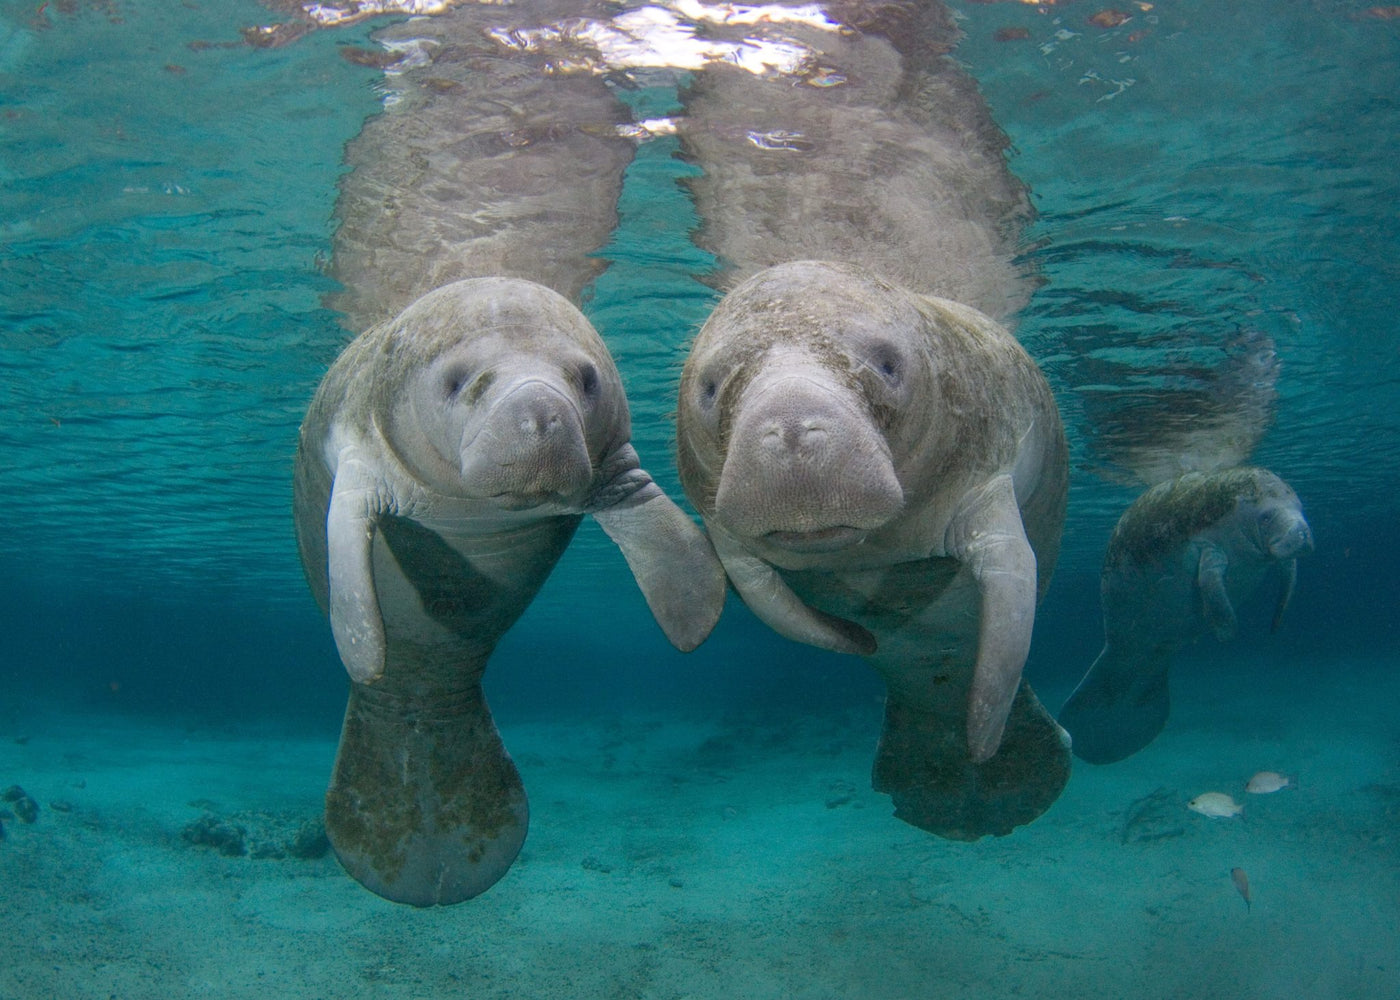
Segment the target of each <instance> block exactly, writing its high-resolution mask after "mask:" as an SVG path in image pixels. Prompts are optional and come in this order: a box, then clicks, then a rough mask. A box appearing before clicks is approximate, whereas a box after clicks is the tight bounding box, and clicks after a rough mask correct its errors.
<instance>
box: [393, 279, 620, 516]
mask: <svg viewBox="0 0 1400 1000" xmlns="http://www.w3.org/2000/svg"><path fill="white" fill-rule="evenodd" d="M382 344H383V347H382V351H381V354H380V357H379V358H378V359H377V364H376V366H375V374H374V378H375V380H376V381H375V386H374V396H375V407H374V409H375V418H376V420H378V421H379V423H380V428H381V430H382V431H383V432H384V435H385V438H386V439H387V441H388V442H389V444H390V446H391V447H392V448H393V449H394V451H395V454H396V457H397V458H398V460H399V461H400V462H402V463H403V464H404V466H405V467H406V468H407V469H408V470H409V471H410V472H411V473H412V475H413V476H414V477H415V478H416V479H417V480H418V481H419V482H420V483H424V484H427V485H429V486H430V487H431V488H432V489H434V490H435V491H437V492H439V493H441V494H444V495H446V496H455V497H465V498H470V499H477V500H487V501H490V502H492V503H494V504H497V505H499V506H501V507H503V508H506V509H523V508H530V507H537V506H540V505H542V504H552V505H558V506H562V507H567V508H578V507H580V506H582V505H583V504H584V503H585V502H586V500H587V497H588V494H589V490H590V487H591V485H592V484H593V480H594V470H595V468H596V467H597V465H598V463H599V462H600V461H601V460H602V459H603V458H604V457H605V456H607V455H609V454H611V453H612V452H613V451H614V450H615V449H616V448H617V447H618V446H619V445H623V444H625V443H626V442H627V440H628V438H629V437H630V427H629V418H628V413H627V403H626V399H625V396H624V395H623V391H622V385H621V380H620V379H619V377H618V374H617V369H616V368H615V367H614V365H613V363H612V359H611V357H610V355H609V354H608V351H607V349H606V347H605V346H604V345H603V342H602V340H601V338H599V336H598V334H597V333H596V332H595V331H594V329H593V327H592V326H591V325H590V324H589V322H588V320H587V319H585V318H584V316H583V314H582V313H580V312H579V311H578V310H577V309H576V308H575V307H574V306H573V305H571V304H570V303H569V302H568V300H566V299H565V298H563V297H562V296H560V295H558V294H556V293H555V292H552V291H550V290H549V289H547V288H544V287H543V286H541V285H537V284H535V283H533V282H529V281H524V280H520V279H515V278H474V279H469V280H466V281H458V282H454V283H452V284H449V285H445V286H443V287H441V288H439V289H437V290H435V291H433V292H430V293H429V294H427V295H425V296H423V297H422V298H420V299H418V300H417V301H416V302H414V303H413V304H412V305H411V306H409V307H408V308H407V309H406V310H404V312H403V313H401V314H400V315H399V316H398V317H397V318H396V319H395V320H393V321H392V322H391V324H390V327H389V329H388V330H387V331H386V335H385V336H384V338H383V339H382Z"/></svg>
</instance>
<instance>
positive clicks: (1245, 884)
mask: <svg viewBox="0 0 1400 1000" xmlns="http://www.w3.org/2000/svg"><path fill="white" fill-rule="evenodd" d="M1230 881H1231V882H1233V883H1235V888H1236V889H1238V890H1239V893H1240V896H1241V898H1243V899H1244V909H1245V912H1246V913H1248V912H1249V911H1250V909H1251V907H1250V904H1249V876H1248V875H1246V874H1245V873H1244V869H1243V868H1231V869H1230Z"/></svg>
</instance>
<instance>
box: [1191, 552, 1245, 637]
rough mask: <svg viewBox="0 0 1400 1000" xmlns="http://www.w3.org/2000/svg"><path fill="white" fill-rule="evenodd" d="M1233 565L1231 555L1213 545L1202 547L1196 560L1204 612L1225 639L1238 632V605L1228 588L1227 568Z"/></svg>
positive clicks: (1208, 620) (1218, 635) (1217, 632)
mask: <svg viewBox="0 0 1400 1000" xmlns="http://www.w3.org/2000/svg"><path fill="white" fill-rule="evenodd" d="M1229 568H1230V558H1229V556H1227V555H1226V554H1225V553H1224V552H1222V551H1221V550H1220V549H1218V548H1216V547H1215V546H1213V545H1208V546H1206V547H1205V548H1204V549H1203V550H1202V551H1201V558H1200V561H1199V562H1198V563H1197V564H1196V587H1197V588H1198V589H1199V591H1200V594H1201V614H1202V615H1203V616H1204V617H1205V620H1206V624H1207V625H1209V626H1210V630H1211V631H1212V632H1214V633H1215V637H1216V638H1217V639H1219V640H1221V641H1222V642H1223V641H1225V640H1226V639H1229V638H1230V637H1231V636H1233V635H1234V634H1235V627H1236V625H1235V608H1234V605H1232V604H1231V603H1230V593H1229V591H1228V590H1226V588H1225V571H1226V570H1227V569H1229Z"/></svg>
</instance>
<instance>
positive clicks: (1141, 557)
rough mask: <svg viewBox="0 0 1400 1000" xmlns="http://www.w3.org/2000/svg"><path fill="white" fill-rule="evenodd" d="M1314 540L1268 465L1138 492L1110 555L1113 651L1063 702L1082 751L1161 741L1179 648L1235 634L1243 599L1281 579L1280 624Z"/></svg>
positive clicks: (1094, 755) (1107, 646)
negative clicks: (1300, 559) (1171, 670)
mask: <svg viewBox="0 0 1400 1000" xmlns="http://www.w3.org/2000/svg"><path fill="white" fill-rule="evenodd" d="M1312 546H1313V540H1312V531H1311V529H1309V527H1308V522H1307V521H1306V520H1304V518H1303V510H1302V506H1301V504H1300V503H1299V501H1298V496H1297V494H1295V493H1294V492H1293V490H1292V489H1291V488H1290V487H1289V486H1288V484H1287V483H1285V482H1284V481H1283V480H1281V479H1279V477H1278V476H1276V475H1274V474H1273V473H1272V472H1269V471H1268V470H1267V469H1260V468H1253V467H1243V468H1236V469H1226V470H1224V471H1220V472H1213V473H1201V472H1189V473H1187V474H1186V475H1183V476H1180V477H1178V478H1177V479H1173V480H1170V481H1168V482H1165V483H1159V484H1158V485H1156V486H1154V487H1152V488H1151V489H1149V490H1148V491H1147V492H1146V493H1144V494H1143V495H1142V496H1140V497H1138V499H1137V500H1136V501H1135V502H1134V503H1133V504H1132V506H1130V507H1129V508H1128V509H1127V510H1126V511H1124V513H1123V516H1122V517H1121V518H1120V519H1119V520H1118V524H1117V525H1116V526H1115V527H1114V529H1113V535H1112V537H1111V538H1110V539H1109V542H1108V552H1107V554H1106V555H1105V557H1104V564H1103V572H1102V575H1101V576H1100V581H1099V586H1100V595H1101V598H1102V603H1103V621H1104V647H1103V650H1102V652H1100V653H1099V655H1098V659H1096V660H1095V661H1094V663H1093V665H1092V666H1091V667H1090V668H1089V671H1088V673H1086V674H1085V675H1084V679H1083V680H1081V681H1080V682H1079V686H1078V687H1076V688H1075V690H1074V692H1073V694H1071V695H1070V697H1069V700H1068V701H1066V702H1065V705H1064V707H1063V708H1062V709H1061V710H1060V716H1059V719H1060V724H1061V725H1062V726H1064V727H1065V729H1066V730H1068V731H1069V733H1070V735H1071V736H1072V737H1073V741H1074V743H1073V746H1074V753H1075V755H1076V756H1078V757H1080V758H1081V759H1083V760H1086V761H1089V762H1090V763H1093V764H1111V763H1113V762H1114V761H1118V760H1122V759H1123V758H1125V757H1128V756H1130V755H1132V754H1134V753H1137V752H1138V751H1139V750H1141V749H1142V748H1143V747H1145V746H1147V744H1149V743H1151V742H1152V741H1153V740H1154V739H1155V738H1156V737H1157V734H1158V733H1160V732H1161V731H1162V727H1163V726H1165V725H1166V722H1167V715H1168V713H1169V711H1170V709H1171V700H1170V693H1169V690H1168V682H1167V674H1168V669H1169V668H1170V666H1171V661H1172V657H1173V655H1175V653H1176V650H1177V648H1178V647H1180V646H1181V645H1182V644H1183V643H1187V642H1190V641H1192V640H1194V639H1196V638H1198V637H1199V636H1201V635H1203V634H1205V633H1206V632H1210V633H1212V634H1213V635H1214V636H1215V637H1216V638H1217V639H1221V640H1224V639H1228V638H1230V637H1231V636H1233V635H1234V633H1235V630H1236V619H1235V607H1236V606H1237V605H1238V604H1239V603H1240V602H1241V601H1243V600H1245V599H1246V598H1247V597H1249V595H1250V594H1252V593H1253V592H1254V591H1255V590H1256V589H1257V588H1258V587H1259V586H1261V585H1262V584H1263V583H1264V582H1265V580H1266V579H1267V578H1270V577H1272V578H1274V579H1275V580H1276V581H1277V583H1278V587H1279V592H1278V601H1277V604H1276V608H1275V612H1274V619H1273V627H1274V628H1277V627H1278V625H1279V622H1280V621H1281V620H1282V616H1283V612H1284V609H1285V608H1286V607H1287V606H1288V601H1289V599H1290V598H1291V597H1292V594H1293V588H1294V583H1295V581H1296V580H1297V573H1298V562H1297V557H1298V556H1299V555H1302V554H1304V553H1306V552H1309V551H1311V550H1312Z"/></svg>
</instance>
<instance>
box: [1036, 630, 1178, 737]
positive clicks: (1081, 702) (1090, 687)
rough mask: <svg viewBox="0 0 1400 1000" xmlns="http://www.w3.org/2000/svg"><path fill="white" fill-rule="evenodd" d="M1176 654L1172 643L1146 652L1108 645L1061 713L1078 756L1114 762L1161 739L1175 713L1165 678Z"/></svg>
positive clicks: (1062, 722)
mask: <svg viewBox="0 0 1400 1000" xmlns="http://www.w3.org/2000/svg"><path fill="white" fill-rule="evenodd" d="M1174 650H1175V646H1174V644H1171V643H1164V644H1161V645H1159V646H1157V647H1155V648H1152V649H1148V650H1146V651H1142V650H1138V649H1131V650H1121V651H1120V650H1119V649H1118V648H1117V647H1115V646H1114V645H1113V644H1111V643H1110V644H1109V645H1106V646H1104V648H1103V651H1102V652H1101V653H1099V656H1098V659H1096V660H1095V661H1094V665H1093V666H1091V667H1090V668H1089V672H1088V673H1086V674H1085V675H1084V679H1083V680H1081V681H1080V682H1079V686H1078V687H1076V688H1075V689H1074V693H1073V694H1071V695H1070V696H1069V700H1068V701H1066V702H1065V704H1064V707H1063V708H1061V709H1060V725H1062V726H1064V727H1065V729H1066V731H1068V732H1069V735H1070V738H1071V739H1072V740H1073V744H1072V747H1073V750H1074V755H1075V756H1076V757H1078V758H1079V759H1081V760H1086V761H1088V762H1089V763H1090V764H1112V763H1113V762H1114V761H1119V760H1122V759H1123V758H1125V757H1130V756H1132V755H1133V754H1135V753H1137V752H1138V751H1139V750H1141V749H1142V748H1143V747H1145V746H1147V744H1149V743H1151V742H1152V741H1153V740H1154V739H1156V738H1157V734H1158V733H1160V732H1161V731H1162V727H1163V726H1165V725H1166V724H1167V716H1168V715H1169V714H1170V712H1171V692H1170V689H1169V687H1168V684H1167V676H1168V668H1169V667H1170V666H1171V659H1172V653H1173V652H1174Z"/></svg>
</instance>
